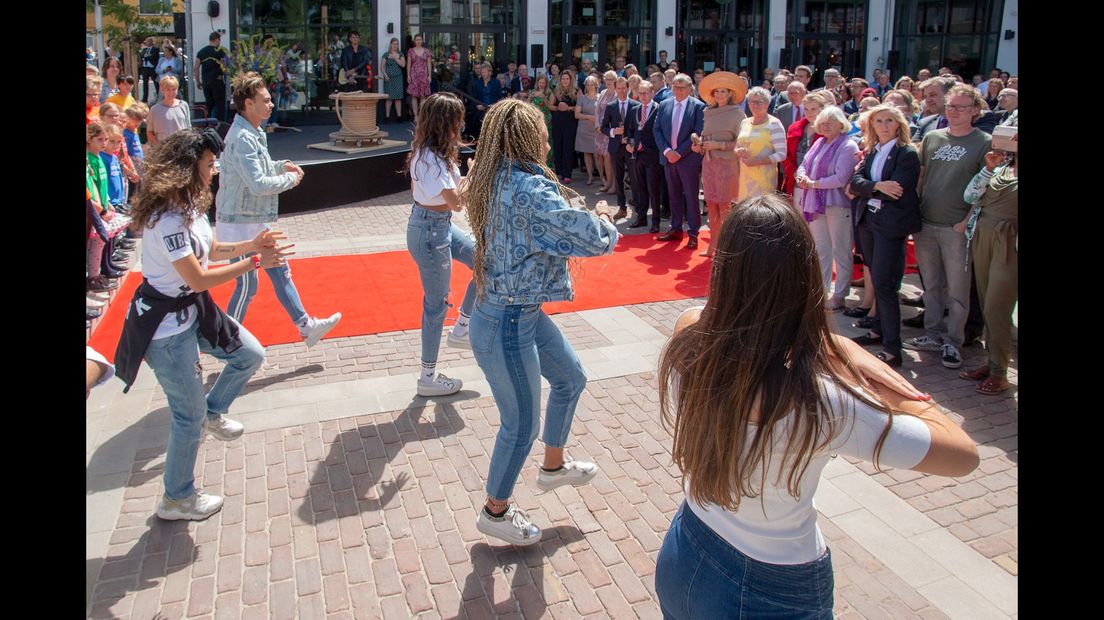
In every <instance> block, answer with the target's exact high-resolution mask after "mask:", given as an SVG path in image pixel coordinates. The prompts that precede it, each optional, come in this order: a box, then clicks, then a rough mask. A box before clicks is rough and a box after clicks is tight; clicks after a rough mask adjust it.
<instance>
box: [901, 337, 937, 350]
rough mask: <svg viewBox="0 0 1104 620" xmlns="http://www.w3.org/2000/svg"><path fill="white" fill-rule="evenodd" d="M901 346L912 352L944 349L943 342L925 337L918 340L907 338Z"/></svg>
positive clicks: (917, 338)
mask: <svg viewBox="0 0 1104 620" xmlns="http://www.w3.org/2000/svg"><path fill="white" fill-rule="evenodd" d="M901 346H902V347H904V348H906V349H909V350H910V351H940V350H942V349H943V340H941V339H939V338H932V337H931V336H927V335H924V336H917V337H916V338H905V340H904V342H902V343H901Z"/></svg>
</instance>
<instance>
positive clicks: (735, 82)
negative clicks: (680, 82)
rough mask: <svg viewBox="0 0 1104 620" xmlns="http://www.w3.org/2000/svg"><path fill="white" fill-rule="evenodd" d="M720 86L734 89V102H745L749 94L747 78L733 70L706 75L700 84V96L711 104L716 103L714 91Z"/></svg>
mask: <svg viewBox="0 0 1104 620" xmlns="http://www.w3.org/2000/svg"><path fill="white" fill-rule="evenodd" d="M718 88H727V89H728V90H730V91H732V103H733V104H738V103H743V102H744V97H745V96H747V92H748V83H747V80H745V79H744V78H742V77H740V76H739V75H737V74H735V73H733V72H731V71H714V72H713V73H710V74H709V75H707V76H705V77H704V78H703V79H702V81H701V84H700V85H698V96H699V97H701V100H702V101H704V102H706V103H708V104H709V105H715V104H716V103H717V100H716V99H714V98H713V91H714V90H716V89H718Z"/></svg>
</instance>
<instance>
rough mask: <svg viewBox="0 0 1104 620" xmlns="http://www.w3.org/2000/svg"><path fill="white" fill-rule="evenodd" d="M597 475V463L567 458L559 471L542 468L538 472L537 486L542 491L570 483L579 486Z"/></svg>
mask: <svg viewBox="0 0 1104 620" xmlns="http://www.w3.org/2000/svg"><path fill="white" fill-rule="evenodd" d="M597 475H598V465H597V464H595V463H591V462H589V461H576V460H573V459H565V460H564V464H563V467H562V468H561V469H559V470H557V471H551V472H550V471H544V469H543V468H542V469H541V470H540V473H538V474H537V487H538V488H540V490H542V491H551V490H552V489H555V488H556V487H562V486H564V485H568V484H570V485H571V486H573V487H577V486H581V485H584V484H586V483H588V482H590V481H591V479H593V478H594V476H597Z"/></svg>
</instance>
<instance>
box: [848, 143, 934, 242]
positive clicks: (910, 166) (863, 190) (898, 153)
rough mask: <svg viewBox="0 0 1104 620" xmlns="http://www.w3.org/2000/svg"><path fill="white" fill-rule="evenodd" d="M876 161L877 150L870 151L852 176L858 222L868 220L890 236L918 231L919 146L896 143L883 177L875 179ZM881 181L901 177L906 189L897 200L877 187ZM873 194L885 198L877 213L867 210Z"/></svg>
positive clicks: (900, 236) (903, 236) (879, 230)
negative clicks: (872, 170)
mask: <svg viewBox="0 0 1104 620" xmlns="http://www.w3.org/2000/svg"><path fill="white" fill-rule="evenodd" d="M873 165H874V154H873V153H869V154H867V156H866V158H865V159H863V164H862V167H861V168H860V169H859V171H858V172H856V173H855V175H854V176H852V177H851V193H853V194H855V196H856V198H855V201H854V203H853V204H854V205H855V207H856V208H857V210H858V213H856V214H855V224H856V225H857V224H859V223H861V222H862V221H863V220H867V221H868V222H869V224H870V226H871V227H872V228H873V229H874V230H876V231H878V232H879V233H881V234H883V235H885V236H886V237H890V238H901V239H903V238H905V237H907V236H908V235H910V234H912V233H914V232H918V231H919V230H920V197H919V196H918V195H917V193H916V184H917V182H918V181H919V180H920V155H919V154H918V153H917V152H916V149H915V148H913V147H912V145H908V146H901V145H900V144H895V145H894V146H893V152H891V153H890V154H889V158H888V159H886V162H885V165H884V166H883V167H882V175H881V178H880V179H871V177H870V168H871V167H872V166H873ZM878 181H897V182H898V183H900V184H901V188H902V189H903V190H904V193H903V194H901V198H900V199H898V200H893V199H892V198H890V197H888V196H886V195H885V194H883V193H881V192H878V191H875V190H874V185H875V183H876V182H878ZM871 198H878V199H880V200H881V201H882V208H881V210H879V211H878V212H877V213H871V212H870V211H867V210H866V205H867V202H869V200H870V199H871Z"/></svg>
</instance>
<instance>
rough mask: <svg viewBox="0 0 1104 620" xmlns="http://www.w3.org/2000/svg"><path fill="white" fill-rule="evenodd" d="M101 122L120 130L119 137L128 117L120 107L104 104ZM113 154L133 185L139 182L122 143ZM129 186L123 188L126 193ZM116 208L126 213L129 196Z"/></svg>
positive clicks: (101, 111) (124, 197) (117, 204)
mask: <svg viewBox="0 0 1104 620" xmlns="http://www.w3.org/2000/svg"><path fill="white" fill-rule="evenodd" d="M100 120H102V121H104V124H105V126H107V125H112V126H114V127H115V128H117V129H118V130H119V135H120V136H122V135H123V133H122V132H123V129H124V128H125V127H126V115H124V114H123V111H122V110H121V109H119V106H117V105H115V104H114V103H110V102H107V103H104V104H103V105H101V106H100ZM112 153H113V154H114V155H115V156H116V157H118V158H119V164H120V166H122V173H123V174H124V175H125V176H126V178H127V179H129V180H130V181H131V182H132V183H137V182H138V181H139V176H138V171H137V170H136V169H135V167H134V163H133V162H131V161H130V154H129V153H128V152H127V150H126V149H124V148H123V145H122V142H121V141H120V143H119V148H118V149H116V150H114V151H112ZM127 189H128V188H127V186H125V185H124V186H123V190H124V192H125V191H126V190H127ZM115 205H116V208H117V209H118V210H119V211H123V212H126V210H127V206H126V205H127V196H126V195H125V193H124V196H123V199H122V201H120V202H117V203H115Z"/></svg>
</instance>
